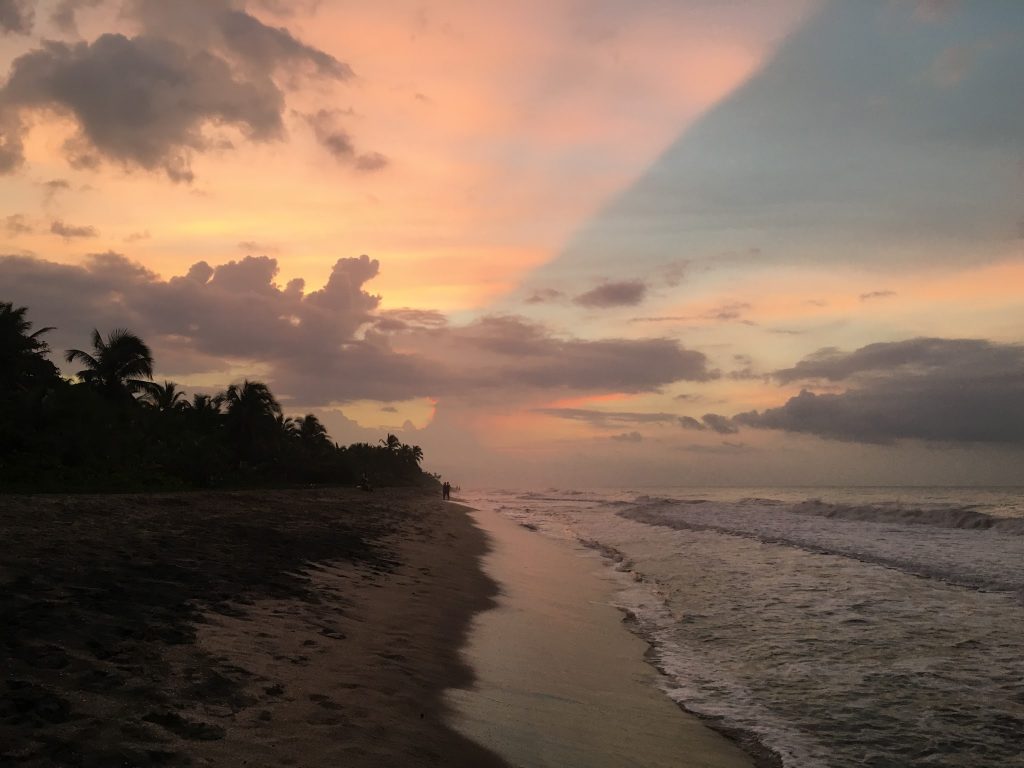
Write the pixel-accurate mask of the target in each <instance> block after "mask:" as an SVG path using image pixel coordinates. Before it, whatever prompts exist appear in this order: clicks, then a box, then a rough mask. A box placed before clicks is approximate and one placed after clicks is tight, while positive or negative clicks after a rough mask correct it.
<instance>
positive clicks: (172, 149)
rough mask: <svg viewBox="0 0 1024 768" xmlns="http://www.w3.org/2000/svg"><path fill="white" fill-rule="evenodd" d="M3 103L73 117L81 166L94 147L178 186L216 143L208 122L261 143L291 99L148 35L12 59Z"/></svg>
mask: <svg viewBox="0 0 1024 768" xmlns="http://www.w3.org/2000/svg"><path fill="white" fill-rule="evenodd" d="M0 104H3V105H4V107H5V108H8V109H42V108H53V109H57V110H60V111H62V112H66V113H69V114H70V115H72V116H73V117H74V119H75V121H76V123H77V125H78V128H79V131H80V133H79V136H78V141H77V142H76V144H74V145H71V146H69V147H68V149H69V150H70V151H71V152H72V153H73V154H74V155H75V156H76V157H78V158H79V161H81V159H82V158H85V157H89V156H90V155H89V152H88V150H92V151H94V152H95V153H96V154H98V155H100V156H102V157H104V158H106V159H110V160H115V161H118V162H121V163H123V164H125V165H131V166H138V167H141V168H145V169H149V170H156V169H163V170H164V171H165V172H166V173H167V175H168V176H169V177H170V178H172V179H174V180H175V181H191V180H192V178H193V176H192V170H191V162H190V157H191V153H192V152H193V151H196V150H203V149H206V148H207V147H208V146H209V140H208V138H207V136H206V135H205V134H204V132H203V128H204V127H205V126H206V125H207V124H208V123H210V122H217V123H219V124H224V125H233V126H236V127H238V128H240V129H242V130H243V132H244V133H245V134H246V135H247V136H248V137H249V138H251V139H253V140H262V141H265V140H269V139H273V138H278V137H280V136H281V134H282V131H283V126H282V122H281V110H282V108H283V104H284V99H283V96H282V94H281V92H280V91H279V90H278V89H277V88H276V87H274V85H273V83H271V82H269V81H265V82H258V81H246V80H240V79H237V78H236V77H235V76H234V75H233V74H232V71H231V68H230V67H229V66H228V64H227V63H226V62H225V61H224V60H223V59H221V58H218V57H217V56H214V55H212V54H210V53H208V52H205V51H199V52H190V51H188V50H186V49H185V48H184V47H182V46H180V45H178V44H176V43H173V42H171V41H168V40H163V39H159V38H150V37H135V38H129V37H125V36H124V35H112V34H106V35H102V36H100V37H99V38H98V39H97V40H96V41H94V42H92V43H85V42H82V43H75V44H68V43H61V42H46V43H44V44H43V47H42V48H39V49H37V50H35V51H31V52H29V53H26V54H25V55H23V56H20V57H18V58H17V59H15V60H14V63H13V64H12V66H11V74H10V77H9V78H8V80H7V83H6V84H5V86H4V88H3V90H2V91H0ZM80 147H84V148H86V150H87V151H85V152H82V151H77V150H79V149H80ZM87 162H92V161H91V160H89V161H87Z"/></svg>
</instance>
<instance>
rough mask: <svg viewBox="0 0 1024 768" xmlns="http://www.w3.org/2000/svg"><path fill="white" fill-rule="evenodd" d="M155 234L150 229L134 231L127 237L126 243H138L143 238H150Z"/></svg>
mask: <svg viewBox="0 0 1024 768" xmlns="http://www.w3.org/2000/svg"><path fill="white" fill-rule="evenodd" d="M152 236H153V235H151V234H150V233H149V230H148V229H144V230H142V231H141V232H132V233H131V234H130V235H128V236H127V237H125V239H124V241H125V242H126V243H137V242H139V241H141V240H149V239H150V238H151V237H152Z"/></svg>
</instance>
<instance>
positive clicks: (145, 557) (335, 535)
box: [0, 489, 501, 768]
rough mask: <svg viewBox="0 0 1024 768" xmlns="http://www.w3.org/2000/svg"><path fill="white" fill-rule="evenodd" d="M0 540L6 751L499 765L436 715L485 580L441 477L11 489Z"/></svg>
mask: <svg viewBox="0 0 1024 768" xmlns="http://www.w3.org/2000/svg"><path fill="white" fill-rule="evenodd" d="M0 537H2V539H3V541H4V555H3V558H2V560H0V628H2V629H0V671H2V678H3V685H4V691H3V696H2V699H0V765H4V766H8V765H10V766H114V765H117V766H120V765H130V766H156V765H160V766H165V765H166V766H183V765H216V766H222V765H223V766H242V765H246V766H259V765H268V766H269V765H296V766H337V765H347V766H381V765H423V766H430V765H446V766H447V765H453V766H481V767H482V768H487V766H500V765H501V761H500V760H499V759H497V758H496V757H494V756H493V755H491V754H490V753H488V752H487V751H485V750H484V749H482V748H481V747H479V746H477V745H476V744H475V743H473V742H472V741H470V740H469V739H467V738H466V737H464V736H462V735H460V734H459V733H457V732H456V731H454V730H452V729H451V728H450V727H449V726H448V725H447V718H446V715H447V712H446V709H445V706H444V703H443V701H442V697H441V694H442V692H443V691H444V689H445V688H448V687H451V686H460V685H468V684H469V683H470V682H471V679H472V677H471V671H470V669H469V668H468V667H467V666H466V665H465V664H464V663H463V661H462V660H461V659H460V656H459V647H460V645H461V644H462V642H463V639H464V635H465V632H466V630H467V627H468V625H469V621H470V619H471V617H472V616H473V614H474V613H476V612H477V611H480V610H482V609H484V608H487V607H488V606H490V605H491V603H492V598H493V595H494V594H495V592H496V585H495V584H494V583H493V582H492V581H491V580H490V579H488V578H487V577H486V576H485V575H484V574H483V573H482V571H481V570H480V568H479V564H478V559H479V557H480V556H481V555H482V554H483V552H484V550H485V546H486V544H485V539H484V536H483V534H482V533H481V532H480V531H479V530H478V529H477V528H475V527H474V526H473V524H472V522H471V521H470V519H469V518H468V517H467V516H466V514H465V513H464V511H462V510H461V509H460V508H458V507H456V506H454V505H445V504H443V503H442V502H441V500H440V493H438V494H437V497H436V498H435V497H434V496H433V495H427V494H425V493H424V492H423V491H418V490H384V491H378V492H377V493H372V494H367V493H362V492H359V491H354V490H344V489H331V490H300V491H294V490H289V491H263V490H260V491H242V492H210V493H205V492H204V493H187V494H159V495H90V496H84V495H83V496H57V495H46V496H6V497H2V498H0Z"/></svg>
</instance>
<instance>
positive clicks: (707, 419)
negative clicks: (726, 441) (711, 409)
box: [701, 413, 740, 435]
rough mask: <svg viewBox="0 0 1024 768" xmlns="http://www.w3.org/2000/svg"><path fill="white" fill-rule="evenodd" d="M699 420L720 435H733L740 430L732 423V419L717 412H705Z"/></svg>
mask: <svg viewBox="0 0 1024 768" xmlns="http://www.w3.org/2000/svg"><path fill="white" fill-rule="evenodd" d="M701 420H702V421H703V422H704V424H705V426H707V428H708V429H710V430H711V431H712V432H717V433H718V434H720V435H734V434H736V433H737V432H739V431H740V430H739V427H737V426H736V425H735V424H733V423H732V419H730V418H729V417H728V416H722V415H721V414H718V413H705V414H704V415H703V416H702V417H701Z"/></svg>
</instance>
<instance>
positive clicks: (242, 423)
mask: <svg viewBox="0 0 1024 768" xmlns="http://www.w3.org/2000/svg"><path fill="white" fill-rule="evenodd" d="M224 403H225V405H226V407H227V413H226V415H225V422H226V424H227V427H228V432H229V433H230V435H231V437H232V439H233V440H234V443H235V447H236V449H237V450H238V452H239V455H240V456H242V457H243V458H244V459H246V460H249V461H253V460H259V459H262V458H267V456H268V454H269V448H270V446H271V444H272V443H273V442H274V437H275V436H276V435H277V434H279V432H280V428H281V425H280V424H279V423H278V421H277V419H278V417H279V416H281V405H280V404H279V403H278V402H277V400H276V399H275V398H274V395H273V394H272V393H271V391H270V389H269V388H268V387H267V385H266V384H263V383H262V382H259V381H249V380H248V379H246V380H245V381H244V382H242V384H240V385H239V384H232V385H231V386H230V387H228V390H227V392H226V393H225V394H224Z"/></svg>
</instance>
